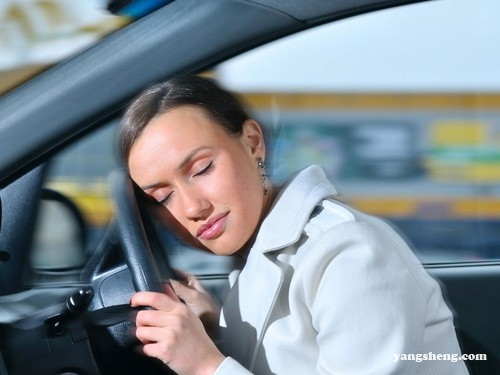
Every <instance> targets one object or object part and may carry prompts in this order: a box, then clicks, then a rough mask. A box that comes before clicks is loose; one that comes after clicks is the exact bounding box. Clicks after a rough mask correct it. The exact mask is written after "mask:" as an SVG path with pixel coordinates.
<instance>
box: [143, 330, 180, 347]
mask: <svg viewBox="0 0 500 375" xmlns="http://www.w3.org/2000/svg"><path fill="white" fill-rule="evenodd" d="M135 336H136V337H137V339H138V340H139V341H140V342H141V343H143V344H145V345H146V344H151V343H156V342H162V343H164V344H165V346H168V345H169V343H174V342H175V340H176V337H177V336H176V333H175V331H174V330H172V329H169V328H158V327H138V328H137V329H136V331H135Z"/></svg>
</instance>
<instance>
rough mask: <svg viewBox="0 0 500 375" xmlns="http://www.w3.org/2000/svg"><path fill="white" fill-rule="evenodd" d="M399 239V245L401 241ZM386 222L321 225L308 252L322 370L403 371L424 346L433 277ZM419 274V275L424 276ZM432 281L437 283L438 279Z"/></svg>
mask: <svg viewBox="0 0 500 375" xmlns="http://www.w3.org/2000/svg"><path fill="white" fill-rule="evenodd" d="M402 247H403V248H402ZM404 247H406V244H405V243H404V241H402V239H400V238H399V237H398V236H397V235H395V233H391V232H390V230H388V231H385V230H380V228H376V227H374V226H373V225H371V224H369V223H360V222H349V223H344V224H342V225H339V226H336V227H335V228H333V229H331V230H330V231H329V232H328V233H324V234H323V235H322V236H321V238H320V240H319V243H318V244H317V246H315V249H314V254H313V255H312V256H311V257H310V259H307V266H306V267H305V269H306V270H305V272H306V273H307V274H309V275H316V276H313V277H310V276H309V277H306V278H305V280H309V281H308V282H306V283H305V284H304V285H305V288H306V290H305V291H306V293H305V295H306V296H307V297H306V298H308V299H309V301H307V304H308V305H309V306H310V312H311V317H312V324H313V327H314V328H315V330H316V331H317V340H316V341H317V345H318V348H319V358H318V362H317V369H318V373H320V374H407V375H411V374H414V373H415V372H416V367H415V366H416V363H415V362H414V361H395V357H394V355H397V354H406V353H419V352H420V351H421V349H422V342H423V339H424V330H425V327H426V314H427V308H428V295H427V293H426V292H425V291H424V288H423V285H422V280H424V283H432V282H434V280H431V279H430V277H428V279H427V275H426V274H425V271H424V270H423V267H422V266H421V265H420V263H419V262H418V261H417V260H416V259H415V262H413V261H412V257H405V256H402V251H403V252H404V251H408V252H411V250H410V249H408V248H404ZM422 278H423V279H422ZM435 284H436V287H439V286H438V285H437V283H435Z"/></svg>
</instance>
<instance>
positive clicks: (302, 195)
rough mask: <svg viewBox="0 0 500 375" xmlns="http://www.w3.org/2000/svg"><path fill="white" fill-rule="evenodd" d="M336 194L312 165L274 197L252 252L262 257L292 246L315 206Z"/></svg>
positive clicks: (324, 177) (318, 168)
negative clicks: (261, 254)
mask: <svg viewBox="0 0 500 375" xmlns="http://www.w3.org/2000/svg"><path fill="white" fill-rule="evenodd" d="M336 194H337V191H336V190H335V188H334V187H333V185H332V184H331V183H330V182H329V181H328V179H327V178H326V175H325V173H324V172H323V170H322V169H321V168H320V167H319V166H317V165H312V166H310V167H308V168H306V169H304V170H302V171H301V172H299V173H298V174H297V175H296V176H295V177H294V178H292V179H291V180H290V181H289V182H288V183H287V184H286V185H285V186H284V187H283V189H282V190H281V191H280V193H279V194H278V196H277V197H276V200H275V202H274V204H273V206H272V208H271V210H270V211H269V214H268V215H267V217H266V218H265V219H264V221H263V222H262V225H261V227H260V230H259V233H258V235H257V238H256V240H255V244H254V248H253V250H255V251H260V252H262V253H266V252H269V251H273V250H277V249H281V248H283V247H286V246H288V245H290V244H293V243H294V242H296V241H297V240H298V239H299V237H300V235H301V234H302V231H303V229H304V226H305V225H306V223H307V220H308V219H309V216H310V215H311V212H312V210H313V209H314V207H315V206H316V205H317V204H318V202H320V201H321V200H323V199H325V198H327V197H329V196H332V195H336Z"/></svg>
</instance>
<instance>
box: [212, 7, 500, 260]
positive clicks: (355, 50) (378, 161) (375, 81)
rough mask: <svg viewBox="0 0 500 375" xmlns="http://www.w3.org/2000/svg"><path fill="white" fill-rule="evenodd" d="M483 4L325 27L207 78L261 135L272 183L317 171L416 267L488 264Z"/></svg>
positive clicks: (489, 31) (493, 249)
mask: <svg viewBox="0 0 500 375" xmlns="http://www.w3.org/2000/svg"><path fill="white" fill-rule="evenodd" d="M482 4H483V5H484V6H481V7H478V6H476V5H477V4H476V3H474V2H471V1H453V2H451V1H438V2H434V1H432V2H425V3H422V4H415V5H409V6H404V7H399V8H395V9H391V10H384V11H380V12H375V13H370V14H367V15H362V16H358V17H354V18H350V19H347V20H343V21H340V22H335V23H333V24H331V25H324V26H321V27H318V28H315V29H312V30H309V31H306V32H303V33H301V34H299V35H295V36H291V37H288V38H286V39H284V40H281V41H278V42H276V43H274V44H270V45H266V46H264V47H262V48H260V49H257V50H254V51H251V52H249V53H247V54H245V55H242V56H239V57H236V58H234V59H233V60H231V61H228V62H226V63H223V64H221V65H220V66H218V67H217V69H216V70H215V72H216V73H215V76H216V77H217V78H218V79H219V80H220V82H221V83H222V84H224V85H225V86H226V87H228V88H229V89H231V90H233V91H236V92H239V93H241V95H242V97H243V99H244V100H245V101H246V102H247V103H248V104H249V105H250V106H251V107H252V108H254V110H255V114H256V116H258V117H259V118H260V119H261V120H262V122H263V123H264V124H266V125H267V126H268V127H269V128H270V130H271V133H272V134H273V139H272V141H271V143H270V146H271V152H272V158H273V159H272V163H273V173H274V178H275V179H277V180H280V179H282V178H285V177H286V176H288V175H290V174H291V173H294V172H295V171H297V170H299V169H300V168H303V167H304V166H306V165H308V164H319V165H321V166H323V168H324V169H325V171H326V172H327V174H328V175H329V177H330V178H331V179H332V180H333V181H334V183H335V184H336V186H337V189H338V191H339V199H341V200H343V201H346V202H347V203H349V204H352V205H354V206H355V207H357V208H359V209H360V210H362V211H365V212H370V213H372V214H375V215H378V216H381V217H384V218H386V219H388V220H390V221H391V222H392V223H393V224H394V225H395V226H396V227H397V228H398V229H399V231H400V232H401V233H402V235H403V236H405V237H406V238H407V239H408V240H409V241H410V243H412V244H413V247H414V249H415V251H416V253H417V254H418V255H419V257H420V259H421V260H422V261H423V262H424V263H441V262H445V263H446V262H457V261H458V262H461V261H482V260H489V259H498V258H499V257H500V234H499V231H498V226H499V220H500V189H499V187H498V186H499V182H500V95H499V94H498V93H499V92H500V72H499V70H498V68H497V66H498V64H499V63H500V52H499V50H498V49H497V48H494V47H493V46H494V45H495V43H496V42H495V41H497V40H498V38H499V37H500V24H499V23H498V22H497V20H496V19H495V17H494V16H493V13H495V11H494V9H496V10H499V11H500V8H499V4H498V3H497V2H495V1H484V2H482ZM492 12H493V13H492ZM464 25H467V27H464ZM366 30H370V31H369V32H368V33H367V32H366Z"/></svg>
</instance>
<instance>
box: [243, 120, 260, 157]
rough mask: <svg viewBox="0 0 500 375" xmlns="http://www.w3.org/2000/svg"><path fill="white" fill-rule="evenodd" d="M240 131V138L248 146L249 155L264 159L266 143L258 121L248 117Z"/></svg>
mask: <svg viewBox="0 0 500 375" xmlns="http://www.w3.org/2000/svg"><path fill="white" fill-rule="evenodd" d="M242 131H243V134H242V135H241V140H242V142H243V144H244V145H245V146H247V147H248V150H249V151H250V153H251V155H252V156H255V157H261V158H263V159H265V156H266V145H265V142H264V134H263V132H262V128H261V127H260V125H259V123H258V122H257V121H255V120H253V119H248V120H246V121H245V122H244V124H243V127H242Z"/></svg>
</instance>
